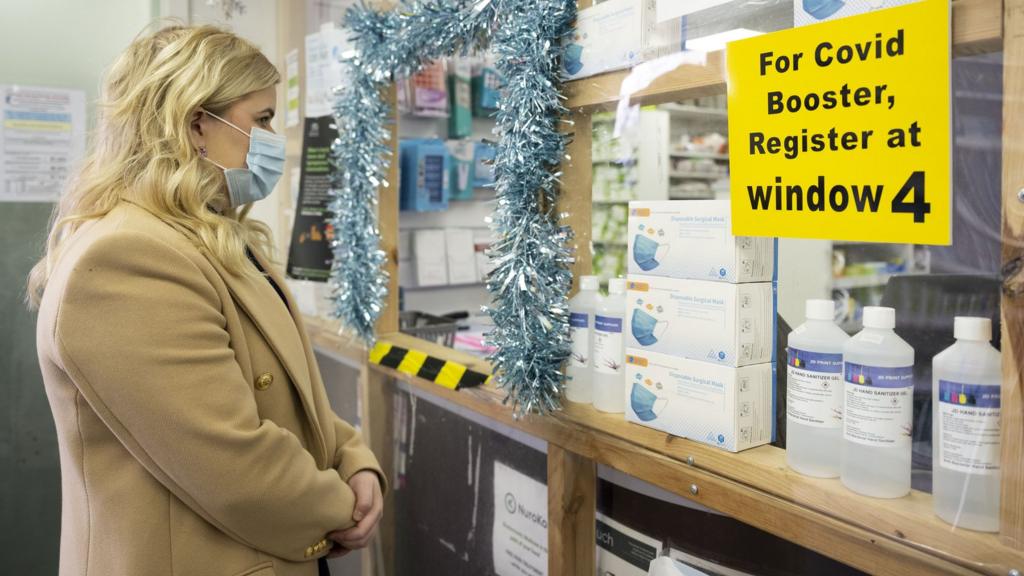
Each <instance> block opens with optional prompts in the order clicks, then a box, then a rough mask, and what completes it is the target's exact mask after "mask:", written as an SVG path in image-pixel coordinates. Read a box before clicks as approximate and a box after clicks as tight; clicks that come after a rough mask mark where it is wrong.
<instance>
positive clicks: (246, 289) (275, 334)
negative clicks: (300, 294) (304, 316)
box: [208, 256, 326, 457]
mask: <svg viewBox="0 0 1024 576" xmlns="http://www.w3.org/2000/svg"><path fill="white" fill-rule="evenodd" d="M256 258H257V260H259V262H260V265H261V266H263V269H264V270H267V271H268V273H269V274H270V276H271V278H273V279H274V282H276V283H277V284H278V286H280V287H281V291H282V292H284V294H285V299H286V301H287V304H288V306H287V308H288V309H287V310H286V309H285V306H284V304H283V303H282V302H281V298H280V297H279V296H278V294H277V292H276V291H275V290H274V288H273V287H272V286H271V285H270V283H269V282H268V281H267V280H266V279H265V278H248V277H242V276H237V275H234V274H230V273H229V272H228V271H227V270H226V269H225V268H224V267H223V266H221V264H220V263H219V262H217V260H216V258H208V259H209V261H210V262H211V263H212V264H213V266H214V267H215V268H216V269H217V271H218V272H219V273H220V274H221V277H222V278H223V279H224V283H225V284H227V286H228V290H230V291H231V294H232V295H233V296H234V298H235V301H236V303H237V304H238V305H239V307H241V308H242V310H244V311H245V313H246V314H247V315H248V316H249V318H251V319H252V321H253V323H254V324H255V325H256V327H257V328H258V329H259V331H260V333H261V334H262V335H263V338H264V339H265V340H266V341H267V343H268V344H269V345H270V348H271V349H272V350H273V351H274V353H275V354H276V355H277V357H278V359H279V360H280V362H281V365H282V366H284V369H285V371H287V372H288V376H289V378H290V379H291V381H292V383H293V384H294V385H295V389H296V391H297V392H298V394H299V398H300V400H301V401H302V405H303V408H304V409H305V411H306V416H307V418H308V419H309V421H310V424H311V426H312V427H313V432H314V435H315V436H316V437H317V438H318V440H319V444H320V449H321V450H322V451H325V450H326V448H325V447H324V446H323V434H322V432H321V430H320V423H319V419H318V418H317V415H316V404H315V402H314V400H313V390H312V378H311V374H310V370H309V365H308V360H307V357H306V350H305V345H304V340H303V339H302V337H301V335H300V334H299V331H298V324H297V322H296V320H295V318H294V316H293V315H294V314H296V313H297V312H296V311H295V303H294V302H292V300H291V297H290V295H289V294H288V290H286V289H285V286H284V284H283V280H281V278H279V277H277V275H276V274H275V273H274V272H273V271H272V268H271V267H269V266H268V265H267V263H266V262H264V261H263V260H262V259H261V258H259V257H258V256H257V257H256ZM324 457H325V456H324Z"/></svg>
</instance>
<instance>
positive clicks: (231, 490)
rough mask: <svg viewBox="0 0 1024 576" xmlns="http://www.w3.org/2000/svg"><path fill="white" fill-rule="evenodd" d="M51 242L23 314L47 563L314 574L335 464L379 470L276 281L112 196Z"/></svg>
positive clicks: (346, 518) (100, 571) (348, 508)
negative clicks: (27, 316)
mask: <svg viewBox="0 0 1024 576" xmlns="http://www.w3.org/2000/svg"><path fill="white" fill-rule="evenodd" d="M65 246H66V248H65V249H64V251H63V252H62V254H61V256H60V258H59V261H58V263H57V264H56V266H55V268H54V270H53V271H52V274H51V276H50V279H49V282H48V284H47V287H46V291H45V293H44V295H43V300H42V303H41V306H40V311H39V320H38V326H37V343H38V350H39V362H40V365H41V368H42V372H43V380H44V383H45V385H46V393H47V396H48V398H49V402H50V407H51V409H52V411H53V416H54V421H55V423H56V428H57V439H58V443H59V447H60V461H61V477H62V478H61V480H62V482H61V483H62V497H63V500H62V508H63V510H62V519H61V542H60V575H61V576H207V575H209V576H275V575H276V576H315V575H316V573H317V565H316V559H317V558H320V557H322V556H325V555H326V554H327V553H328V551H329V548H330V543H329V542H328V541H326V540H325V537H326V535H327V533H328V532H330V531H332V530H337V529H344V528H348V527H351V526H352V525H353V524H354V523H353V521H352V511H353V504H354V500H355V497H354V494H353V492H352V490H351V489H350V488H349V486H348V484H347V480H348V479H349V478H350V477H351V476H352V475H353V474H355V473H356V472H358V471H360V470H373V471H375V472H376V473H377V474H379V475H380V476H381V478H382V484H383V474H382V472H381V470H380V467H379V465H378V464H377V461H376V459H375V458H374V456H373V454H372V453H371V452H370V451H369V450H368V449H367V447H366V445H365V444H364V443H363V441H362V439H361V438H360V436H359V434H358V433H357V432H356V431H355V430H354V429H353V428H352V426H350V425H349V424H347V423H345V422H344V421H342V420H341V419H340V418H338V416H337V415H335V414H334V413H333V412H332V411H331V408H330V406H329V404H328V400H327V396H326V394H325V391H324V384H323V381H322V380H321V377H320V373H319V371H318V369H317V365H316V361H315V359H314V356H313V352H312V349H311V347H310V343H309V340H308V338H307V336H306V332H305V329H304V328H303V324H302V319H301V317H300V315H299V313H298V311H297V308H296V305H295V303H294V301H292V300H291V297H290V296H289V295H288V293H287V288H286V287H285V285H284V282H283V281H282V279H281V278H280V277H277V276H276V275H274V273H273V272H271V277H272V278H274V280H275V281H276V282H277V284H278V285H279V286H280V287H281V289H282V290H283V291H285V295H286V297H287V307H286V306H285V304H284V303H283V302H282V301H281V298H280V296H279V295H278V294H277V292H275V291H274V289H273V287H272V286H271V285H270V283H269V282H268V281H267V280H266V279H264V278H255V279H251V280H250V279H244V278H240V277H237V276H232V275H231V274H229V273H228V272H227V271H225V270H224V269H223V268H222V267H221V266H220V264H218V263H217V261H216V260H215V259H214V258H212V257H207V256H205V255H204V253H203V252H201V251H200V250H199V249H197V248H196V246H195V245H194V244H193V243H192V242H190V241H189V240H188V239H187V237H186V236H185V235H184V234H182V233H179V232H178V231H176V230H175V229H173V228H172V227H170V226H169V225H168V224H166V223H164V222H163V221H161V220H160V219H158V218H157V217H156V216H154V215H152V214H150V213H149V212H147V211H145V210H143V209H142V208H139V207H138V206H135V205H133V204H129V203H127V202H125V203H122V204H120V205H119V206H118V207H117V208H115V209H114V210H113V211H112V212H111V213H110V214H108V215H107V216H105V217H104V218H102V219H100V220H97V221H94V222H91V223H89V224H86V225H84V226H83V227H82V228H81V229H79V231H78V232H76V233H75V235H74V236H73V237H72V238H70V239H69V241H68V243H67V244H66V245H65ZM261 264H262V265H263V267H264V268H265V269H267V270H270V268H269V267H268V266H267V265H266V263H265V262H261ZM289 309H290V310H291V311H290V312H289Z"/></svg>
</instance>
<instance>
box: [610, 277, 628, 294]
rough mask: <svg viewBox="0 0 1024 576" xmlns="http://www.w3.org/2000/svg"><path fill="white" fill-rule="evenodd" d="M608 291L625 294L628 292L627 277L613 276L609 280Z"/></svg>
mask: <svg viewBox="0 0 1024 576" xmlns="http://www.w3.org/2000/svg"><path fill="white" fill-rule="evenodd" d="M608 293H609V294H625V293H626V279H625V278H612V279H611V280H609V281H608Z"/></svg>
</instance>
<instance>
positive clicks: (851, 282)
mask: <svg viewBox="0 0 1024 576" xmlns="http://www.w3.org/2000/svg"><path fill="white" fill-rule="evenodd" d="M892 276H893V275H892V274H865V275H864V276H840V277H838V278H833V279H832V287H833V288H845V289H847V290H850V289H853V288H869V287H871V286H885V284H886V283H887V282H889V278H892Z"/></svg>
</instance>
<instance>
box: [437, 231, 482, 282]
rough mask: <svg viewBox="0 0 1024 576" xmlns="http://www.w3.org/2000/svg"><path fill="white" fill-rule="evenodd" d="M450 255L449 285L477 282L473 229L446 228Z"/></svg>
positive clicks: (447, 247)
mask: <svg viewBox="0 0 1024 576" xmlns="http://www.w3.org/2000/svg"><path fill="white" fill-rule="evenodd" d="M444 234H445V247H446V249H447V253H448V283H449V284H473V283H475V282H476V281H477V278H478V276H477V272H476V252H475V251H474V244H473V229H472V228H445V231H444Z"/></svg>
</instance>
